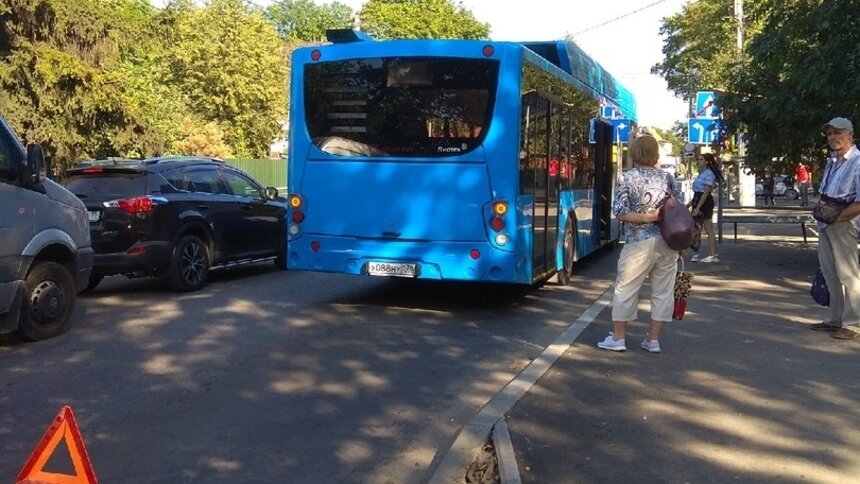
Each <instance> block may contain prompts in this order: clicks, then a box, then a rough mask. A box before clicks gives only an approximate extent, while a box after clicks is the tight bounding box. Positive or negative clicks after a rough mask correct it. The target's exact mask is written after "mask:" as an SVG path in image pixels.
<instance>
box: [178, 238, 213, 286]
mask: <svg viewBox="0 0 860 484" xmlns="http://www.w3.org/2000/svg"><path fill="white" fill-rule="evenodd" d="M208 274H209V249H208V247H207V246H206V244H205V243H204V242H203V241H202V240H200V239H199V238H197V237H195V236H193V235H186V236H184V237H182V238H181V239H179V243H178V244H176V247H174V249H173V256H172V257H171V261H170V285H171V287H173V290H175V291H180V292H190V291H196V290H198V289H200V288H201V287H203V285H204V284H205V283H206V276H207V275H208Z"/></svg>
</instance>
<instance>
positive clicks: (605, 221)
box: [593, 120, 614, 247]
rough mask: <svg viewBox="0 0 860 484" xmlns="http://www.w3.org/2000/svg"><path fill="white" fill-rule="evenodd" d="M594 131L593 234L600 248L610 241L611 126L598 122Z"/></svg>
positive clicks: (611, 184)
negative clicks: (595, 235)
mask: <svg viewBox="0 0 860 484" xmlns="http://www.w3.org/2000/svg"><path fill="white" fill-rule="evenodd" d="M595 131H596V132H595V140H596V146H595V152H594V219H593V220H594V224H595V225H594V232H593V233H596V234H597V240H596V242H597V246H598V247H600V246H601V245H603V243H605V242H608V241H609V240H611V239H612V224H611V221H612V187H613V185H614V184H613V182H612V176H613V163H612V124H611V123H609V122H606V121H605V120H599V121H598V122H597V126H596V127H595Z"/></svg>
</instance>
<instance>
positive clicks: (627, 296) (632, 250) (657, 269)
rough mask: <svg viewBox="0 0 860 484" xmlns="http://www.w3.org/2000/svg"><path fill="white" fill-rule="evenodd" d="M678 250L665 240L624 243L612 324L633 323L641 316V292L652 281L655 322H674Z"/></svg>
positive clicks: (661, 238) (613, 305)
mask: <svg viewBox="0 0 860 484" xmlns="http://www.w3.org/2000/svg"><path fill="white" fill-rule="evenodd" d="M677 261H678V251H676V250H673V249H671V248H670V247H669V246H668V245H666V242H665V241H664V240H663V237H660V236H657V237H654V238H651V239H648V240H641V241H639V242H632V243H626V244H624V248H623V249H621V256H620V257H619V258H618V276H617V277H616V279H615V292H614V294H613V297H612V321H633V320H635V319H636V318H637V316H638V307H639V291H640V290H641V289H642V284H643V283H644V282H645V278H646V277H650V278H651V319H652V320H654V321H665V322H669V321H672V311H673V309H674V308H675V273H676V272H677V263H678V262H677Z"/></svg>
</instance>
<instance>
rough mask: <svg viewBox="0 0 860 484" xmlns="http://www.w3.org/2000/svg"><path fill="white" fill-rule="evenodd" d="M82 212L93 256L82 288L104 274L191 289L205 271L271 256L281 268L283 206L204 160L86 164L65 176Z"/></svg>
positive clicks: (247, 180) (240, 176)
mask: <svg viewBox="0 0 860 484" xmlns="http://www.w3.org/2000/svg"><path fill="white" fill-rule="evenodd" d="M64 184H65V186H66V188H68V189H69V191H71V192H72V193H74V194H75V195H77V196H78V198H80V199H81V200H82V201H83V202H84V205H86V207H87V211H88V215H89V221H90V233H91V235H92V242H93V249H94V250H95V253H96V259H95V265H94V267H93V272H92V276H91V277H90V283H89V286H88V287H87V289H88V290H93V289H95V287H96V286H97V285H98V284H99V282H101V280H102V278H103V277H104V276H108V275H112V274H125V275H126V276H128V277H143V276H166V277H167V278H168V279H169V280H170V284H171V287H172V288H173V289H174V290H177V291H194V290H197V289H199V288H201V287H203V284H204V283H205V282H206V276H207V274H208V272H209V269H212V268H215V267H217V266H224V265H232V264H235V263H242V262H254V261H258V260H262V259H267V258H268V259H271V258H274V260H275V264H277V265H278V267H280V268H282V269H283V268H285V261H284V259H283V257H284V251H285V246H284V244H285V237H284V235H285V232H284V227H285V225H284V217H285V213H286V205H285V203H284V202H283V200H282V199H280V198H279V197H278V191H277V190H276V189H275V188H271V187H269V188H263V187H262V186H261V185H260V184H259V183H257V182H256V181H255V180H254V179H253V178H251V177H250V176H248V175H246V174H245V173H243V172H241V171H239V170H237V169H235V168H233V167H231V166H229V165H227V164H225V163H224V162H223V161H221V160H216V159H211V158H196V157H194V158H190V157H164V158H150V159H145V160H130V159H110V160H97V161H87V162H83V163H81V164H79V165H78V166H76V167H74V168H71V169H69V170H67V171H66V179H65V182H64Z"/></svg>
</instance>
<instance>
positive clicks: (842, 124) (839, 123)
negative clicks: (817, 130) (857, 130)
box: [821, 118, 854, 133]
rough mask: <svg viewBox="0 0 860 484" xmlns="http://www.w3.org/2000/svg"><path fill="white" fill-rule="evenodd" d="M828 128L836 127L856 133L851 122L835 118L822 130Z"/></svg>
mask: <svg viewBox="0 0 860 484" xmlns="http://www.w3.org/2000/svg"><path fill="white" fill-rule="evenodd" d="M828 126H831V127H834V128H836V129H839V130H842V131H851V132H852V133H853V132H854V125H852V124H851V121H848V120H847V119H846V118H833V119H831V120H830V121H828V122H827V124H825V125H824V126H822V127H821V129H827V127H828Z"/></svg>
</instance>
